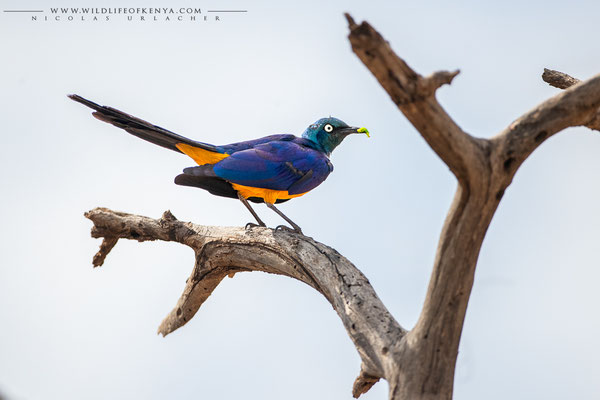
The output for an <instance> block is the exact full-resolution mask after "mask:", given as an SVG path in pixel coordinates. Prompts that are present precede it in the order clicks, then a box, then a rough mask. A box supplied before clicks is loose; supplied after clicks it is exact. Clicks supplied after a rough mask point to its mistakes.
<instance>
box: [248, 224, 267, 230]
mask: <svg viewBox="0 0 600 400" xmlns="http://www.w3.org/2000/svg"><path fill="white" fill-rule="evenodd" d="M265 226H266V225H265V224H255V223H254V222H248V223H247V224H246V226H245V228H244V229H246V230H248V229H252V228H264V227H265Z"/></svg>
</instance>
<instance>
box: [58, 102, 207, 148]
mask: <svg viewBox="0 0 600 400" xmlns="http://www.w3.org/2000/svg"><path fill="white" fill-rule="evenodd" d="M68 97H69V98H70V99H71V100H74V101H76V102H78V103H81V104H83V105H85V106H87V107H89V108H91V109H93V110H95V111H94V112H93V113H92V115H93V116H94V117H96V118H97V119H99V120H100V121H104V122H108V123H109V124H112V125H114V126H116V127H118V128H121V129H124V130H126V131H127V132H129V133H131V134H132V135H134V136H137V137H139V138H141V139H144V140H147V141H148V142H150V143H154V144H156V145H159V146H162V147H165V148H167V149H170V150H174V151H177V152H179V153H184V152H183V151H181V150H180V149H179V148H178V147H177V145H178V144H185V145H188V146H192V147H196V148H200V149H204V150H207V151H210V152H218V151H217V149H216V148H215V146H213V145H211V144H208V143H202V142H196V141H195V140H191V139H188V138H186V137H184V136H181V135H178V134H176V133H173V132H171V131H169V130H167V129H164V128H161V127H160V126H157V125H153V124H151V123H149V122H147V121H144V120H143V119H139V118H136V117H134V116H132V115H129V114H126V113H124V112H122V111H119V110H117V109H115V108H112V107H106V106H101V105H99V104H96V103H94V102H93V101H90V100H87V99H85V98H83V97H81V96H79V95H76V94H70V95H68ZM184 154H185V153H184Z"/></svg>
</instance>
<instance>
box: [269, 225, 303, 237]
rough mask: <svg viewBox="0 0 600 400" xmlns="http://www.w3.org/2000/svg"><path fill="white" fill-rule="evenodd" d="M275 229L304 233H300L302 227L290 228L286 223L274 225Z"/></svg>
mask: <svg viewBox="0 0 600 400" xmlns="http://www.w3.org/2000/svg"><path fill="white" fill-rule="evenodd" d="M275 230H276V231H285V232H290V233H298V234H300V235H304V234H303V233H302V229H300V227H297V228H290V227H289V226H286V225H277V227H275Z"/></svg>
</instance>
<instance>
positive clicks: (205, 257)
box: [85, 208, 406, 387]
mask: <svg viewBox="0 0 600 400" xmlns="http://www.w3.org/2000/svg"><path fill="white" fill-rule="evenodd" d="M85 216H86V217H87V218H89V219H90V220H91V221H92V222H93V223H94V227H93V228H92V236H93V237H96V238H110V239H111V240H115V241H116V240H117V239H132V240H137V241H140V242H143V241H149V240H162V241H173V242H178V243H181V244H184V245H186V246H189V247H191V248H192V249H193V250H194V252H195V266H194V269H193V271H192V273H191V275H190V277H189V278H188V280H187V283H186V286H185V288H184V290H183V293H182V295H181V297H180V298H179V301H178V302H177V305H176V306H175V308H174V309H173V311H171V313H170V314H169V315H168V316H167V317H166V318H165V319H164V320H163V321H162V323H161V324H160V327H159V328H158V333H160V334H162V335H163V336H166V335H168V334H169V333H171V332H173V331H174V330H176V329H178V328H180V327H181V326H183V325H185V324H186V323H187V322H188V321H189V320H190V319H191V318H192V317H193V316H194V315H195V314H196V311H198V309H199V308H200V306H201V305H202V304H203V303H204V301H205V300H206V299H207V298H208V297H209V296H210V295H211V293H212V292H213V290H214V289H215V288H216V287H217V285H218V284H219V283H220V282H221V280H222V279H223V278H224V277H225V276H227V275H231V274H235V273H238V272H244V271H262V272H268V273H272V274H278V275H285V276H288V277H290V278H294V279H298V280H299V281H302V282H304V283H306V284H307V285H309V286H311V287H313V288H314V289H315V290H317V291H318V292H320V293H321V294H322V295H323V296H325V298H326V299H327V300H328V301H329V302H330V303H331V305H332V306H333V308H334V309H335V311H336V312H337V314H338V315H339V317H340V319H341V320H342V323H343V324H344V327H345V328H346V331H347V332H348V335H349V336H350V338H351V339H352V341H353V342H354V345H355V346H356V349H357V350H358V353H359V354H360V357H361V359H362V362H363V364H362V367H361V373H360V376H359V377H358V378H357V383H356V384H355V386H356V385H359V386H360V385H363V384H368V383H369V382H372V383H371V385H372V384H373V383H374V382H373V379H378V378H379V377H383V376H384V373H385V372H384V364H385V363H386V358H387V352H388V351H387V349H391V348H392V346H393V345H394V343H396V342H398V341H399V340H400V339H401V338H402V337H403V336H404V335H405V334H406V331H405V330H404V329H403V328H402V327H401V326H400V325H399V324H398V323H397V322H396V320H395V319H394V318H393V317H392V315H391V314H390V313H389V312H388V310H387V309H386V308H385V306H384V305H383V303H382V302H381V300H380V299H379V297H377V294H376V293H375V290H374V289H373V287H372V286H371V284H370V283H369V281H368V280H367V278H366V277H365V276H364V275H363V274H362V273H361V272H360V271H359V270H358V269H357V268H356V267H355V266H354V265H353V264H352V263H351V262H350V261H348V259H346V258H345V257H344V256H342V255H340V254H339V253H338V252H337V251H335V250H334V249H332V248H330V247H327V246H325V245H323V244H321V243H319V242H316V241H315V240H313V239H311V238H309V237H306V236H303V235H297V234H293V233H288V232H283V231H274V230H272V229H269V228H260V227H255V228H251V229H244V228H225V227H215V226H200V225H195V224H192V223H189V222H187V223H186V222H181V221H178V220H177V219H176V218H175V217H174V216H173V214H171V213H170V212H169V211H166V212H165V213H164V214H163V216H162V218H160V219H158V220H156V219H152V218H148V217H142V216H139V215H132V214H126V213H122V212H116V211H112V210H109V209H106V208H95V209H93V210H91V211H88V212H87V213H85ZM103 243H104V242H103ZM111 248H112V247H110V248H109V247H107V246H104V245H103V246H102V247H101V252H102V254H103V258H105V257H106V255H107V254H108V252H110V250H111ZM369 387H370V386H369Z"/></svg>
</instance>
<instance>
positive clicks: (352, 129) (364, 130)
mask: <svg viewBox="0 0 600 400" xmlns="http://www.w3.org/2000/svg"><path fill="white" fill-rule="evenodd" d="M340 133H343V134H345V135H350V134H351V133H364V134H365V135H367V137H371V135H369V130H368V129H367V128H364V127H363V128H358V127H356V126H351V127H349V128H344V129H341V130H340Z"/></svg>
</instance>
